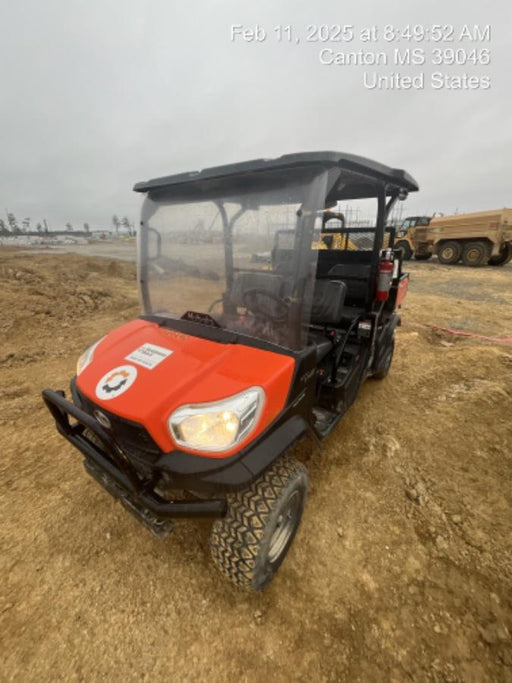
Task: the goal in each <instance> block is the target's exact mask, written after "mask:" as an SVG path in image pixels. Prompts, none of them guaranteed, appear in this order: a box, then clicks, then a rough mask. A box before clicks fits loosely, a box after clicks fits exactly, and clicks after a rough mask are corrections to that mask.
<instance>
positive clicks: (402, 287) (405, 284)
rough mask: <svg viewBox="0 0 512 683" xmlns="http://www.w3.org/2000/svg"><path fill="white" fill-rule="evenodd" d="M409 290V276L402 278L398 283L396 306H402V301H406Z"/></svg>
mask: <svg viewBox="0 0 512 683" xmlns="http://www.w3.org/2000/svg"><path fill="white" fill-rule="evenodd" d="M408 289H409V275H407V277H402V278H401V279H400V281H399V283H398V291H397V293H396V305H397V307H398V306H400V304H401V303H402V301H403V300H404V299H405V295H406V294H407V290H408Z"/></svg>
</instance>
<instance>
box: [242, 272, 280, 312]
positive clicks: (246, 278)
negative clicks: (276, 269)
mask: <svg viewBox="0 0 512 683" xmlns="http://www.w3.org/2000/svg"><path fill="white" fill-rule="evenodd" d="M282 288H283V278H282V277H281V276H280V275H275V274H274V273H269V272H258V271H245V272H240V273H236V274H235V277H234V280H233V285H232V287H231V296H230V299H231V301H232V302H233V303H234V304H235V306H245V305H246V303H247V302H246V301H244V294H245V293H246V292H248V291H250V290H254V289H258V290H262V291H264V292H268V293H269V294H271V295H273V296H275V297H277V298H280V297H281V293H282Z"/></svg>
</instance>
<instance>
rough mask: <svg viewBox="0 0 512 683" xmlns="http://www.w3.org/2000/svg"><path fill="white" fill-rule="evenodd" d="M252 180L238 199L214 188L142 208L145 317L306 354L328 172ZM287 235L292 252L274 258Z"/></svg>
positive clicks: (141, 272)
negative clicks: (186, 323) (313, 246)
mask: <svg viewBox="0 0 512 683" xmlns="http://www.w3.org/2000/svg"><path fill="white" fill-rule="evenodd" d="M254 177H255V180H254V181H252V180H251V178H250V177H248V178H246V179H245V180H243V182H240V183H239V186H238V187H237V189H236V192H228V191H227V190H226V187H227V184H225V185H224V186H223V185H222V184H219V183H215V181H210V182H207V183H202V184H201V187H200V191H198V190H197V189H196V190H190V189H187V186H184V188H185V189H184V190H183V191H181V194H178V192H177V191H176V189H174V191H173V196H172V197H170V196H165V195H162V196H160V197H155V196H153V197H152V198H147V199H146V200H145V204H144V208H143V221H142V228H141V232H140V235H139V277H140V280H141V288H142V292H143V300H144V308H145V312H146V313H149V314H153V315H160V316H167V317H171V318H181V319H185V320H190V321H193V322H197V323H199V324H203V325H214V326H218V327H221V328H223V329H226V330H230V331H234V332H237V333H240V334H245V335H248V336H250V337H252V338H258V339H262V340H264V341H268V342H271V343H274V344H278V345H280V346H284V347H287V348H292V349H298V348H302V347H303V346H304V345H305V344H306V335H307V324H308V322H309V315H310V309H311V301H312V296H313V287H314V275H315V269H316V258H317V251H316V250H314V249H311V243H312V239H313V233H314V230H315V227H316V229H317V230H319V229H320V227H321V220H322V219H321V214H320V211H319V209H321V208H323V204H324V201H325V186H326V174H325V172H319V171H318V170H317V171H315V172H314V173H312V171H311V170H310V169H309V170H308V171H307V172H306V171H305V170H304V169H297V170H296V171H293V172H289V173H288V175H287V177H286V178H283V176H282V174H281V175H280V176H279V177H274V178H273V177H272V174H271V173H266V174H254ZM229 189H230V190H231V189H232V188H231V187H230V188H229ZM284 233H286V234H287V235H288V236H289V240H290V246H291V247H292V248H289V249H287V250H286V252H285V258H277V254H276V245H277V242H278V241H277V239H276V237H277V235H278V234H284ZM281 255H282V254H281Z"/></svg>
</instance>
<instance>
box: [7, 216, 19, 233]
mask: <svg viewBox="0 0 512 683" xmlns="http://www.w3.org/2000/svg"><path fill="white" fill-rule="evenodd" d="M7 222H8V223H9V229H10V231H11V232H14V233H19V232H21V231H20V229H19V227H18V221H17V220H16V216H15V215H14V214H13V213H11V212H7Z"/></svg>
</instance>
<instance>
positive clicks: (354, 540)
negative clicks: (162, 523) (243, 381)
mask: <svg viewBox="0 0 512 683" xmlns="http://www.w3.org/2000/svg"><path fill="white" fill-rule="evenodd" d="M410 270H411V273H412V284H411V289H410V294H409V296H408V298H407V300H406V303H405V305H404V307H403V310H402V312H403V321H404V323H403V326H402V327H401V328H400V329H399V330H398V340H397V352H396V355H395V360H394V364H393V368H392V370H391V373H390V375H389V376H388V377H387V378H386V379H385V380H384V381H382V382H376V381H368V382H367V383H366V384H365V385H364V386H363V388H362V390H361V393H360V396H359V398H358V400H357V402H356V404H355V405H354V406H353V407H352V408H351V409H350V411H349V413H348V414H347V415H346V417H345V418H344V420H343V421H342V422H341V423H340V425H339V426H338V428H337V429H336V431H335V432H334V433H333V434H332V435H331V436H330V437H329V438H328V439H327V441H326V442H325V443H324V445H323V447H322V449H321V450H319V449H315V447H314V445H313V444H312V443H311V442H310V441H304V442H303V443H302V444H300V445H299V446H298V447H297V455H298V457H300V458H301V459H302V460H303V461H304V462H306V463H307V466H308V469H309V474H310V494H309V499H308V503H307V507H306V512H305V516H304V519H303V522H302V525H301V528H300V530H299V533H298V535H297V538H296V540H295V543H294V545H293V547H292V549H291V551H290V554H289V555H288V557H287V559H286V560H285V562H284V564H283V566H282V568H281V570H280V572H279V574H278V575H277V577H276V578H275V580H274V581H273V582H272V584H271V585H270V586H269V587H268V589H267V590H265V592H263V593H262V594H247V593H244V592H240V591H238V590H237V589H235V588H234V587H232V586H231V585H230V584H229V583H227V582H226V581H225V580H224V579H223V578H222V577H221V576H220V574H218V573H217V572H216V570H215V569H214V567H213V565H212V564H211V562H210V560H209V548H208V538H209V523H208V522H197V521H184V522H181V523H179V524H177V526H176V528H175V531H174V533H173V534H172V535H171V536H170V537H169V538H168V539H167V540H166V541H164V542H160V541H157V540H156V539H154V538H153V537H152V536H151V535H150V534H149V533H148V532H147V531H146V530H145V529H143V528H142V527H141V526H139V525H138V523H137V522H136V521H135V520H134V519H133V518H132V517H131V516H129V515H128V514H127V513H126V512H125V511H124V509H123V508H122V507H121V506H120V505H119V504H116V503H115V502H114V501H113V499H112V498H111V497H110V496H109V495H108V494H107V493H105V492H104V491H103V490H101V489H100V487H98V485H97V484H96V483H95V482H94V481H93V480H91V479H90V478H88V477H87V476H86V474H85V473H84V471H83V468H82V465H81V462H80V458H79V457H78V456H77V453H76V452H75V451H74V450H73V448H72V447H71V446H70V445H69V444H68V443H67V442H66V441H65V440H64V439H62V438H61V437H59V436H58V435H57V433H56V431H55V429H54V426H53V423H52V420H51V418H50V415H49V414H48V412H47V411H46V409H45V408H44V406H43V404H42V401H41V398H40V392H41V390H42V389H43V388H44V387H47V386H50V387H53V388H67V385H68V381H69V379H70V378H71V376H72V375H73V374H74V370H75V362H76V358H77V357H78V355H79V354H80V353H81V352H82V351H83V350H84V349H85V348H86V347H87V346H88V345H89V344H91V343H92V342H93V341H95V340H96V339H98V338H99V337H101V336H103V335H104V334H105V332H106V331H108V330H109V329H111V328H113V327H115V326H116V325H118V324H120V323H122V322H124V321H127V320H129V319H130V318H132V317H134V316H135V315H137V313H138V299H137V293H136V283H135V270H134V266H133V264H130V263H122V262H120V261H109V260H108V259H107V260H105V259H99V258H93V257H86V256H79V255H73V254H63V255H52V254H50V255H46V254H33V255H30V254H26V253H23V254H20V253H18V252H15V251H10V250H2V251H0V304H1V310H2V316H1V317H0V333H1V340H2V341H1V348H0V430H1V431H0V433H1V446H2V452H1V460H0V463H1V465H0V467H1V472H2V480H3V487H2V488H3V495H2V502H1V505H2V510H1V512H2V517H1V519H2V522H1V532H2V552H1V556H0V557H1V565H2V590H1V593H2V599H1V605H0V613H1V617H0V618H1V622H0V633H1V634H2V638H1V640H2V650H1V662H0V670H1V671H2V672H3V673H0V679H1V680H6V681H24V682H25V681H50V680H51V681H61V680H62V681H75V680H76V681H96V680H109V681H121V680H130V681H131V680H151V681H179V682H182V681H202V680H209V681H262V680H267V681H270V680H272V681H290V680H293V681H308V682H309V681H315V682H316V681H350V682H353V681H362V682H367V681H408V680H414V681H468V682H474V683H481V682H482V681H512V636H511V634H512V493H511V492H512V489H511V484H512V460H511V458H512V455H511V454H512V448H511V447H512V423H511V415H512V345H510V344H508V345H507V344H501V345H500V344H497V343H491V342H484V341H482V340H479V339H476V338H467V339H464V338H460V337H453V336H450V335H447V334H445V333H440V332H437V331H433V330H430V329H426V328H424V327H422V324H424V323H435V324H438V325H442V326H447V327H455V328H460V329H465V330H470V331H474V332H477V333H480V334H484V335H490V336H511V334H512V305H511V304H512V264H511V265H509V266H507V267H505V268H484V269H479V270H473V269H466V268H464V267H443V266H440V265H439V264H437V263H434V262H429V263H412V264H411V267H410Z"/></svg>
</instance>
